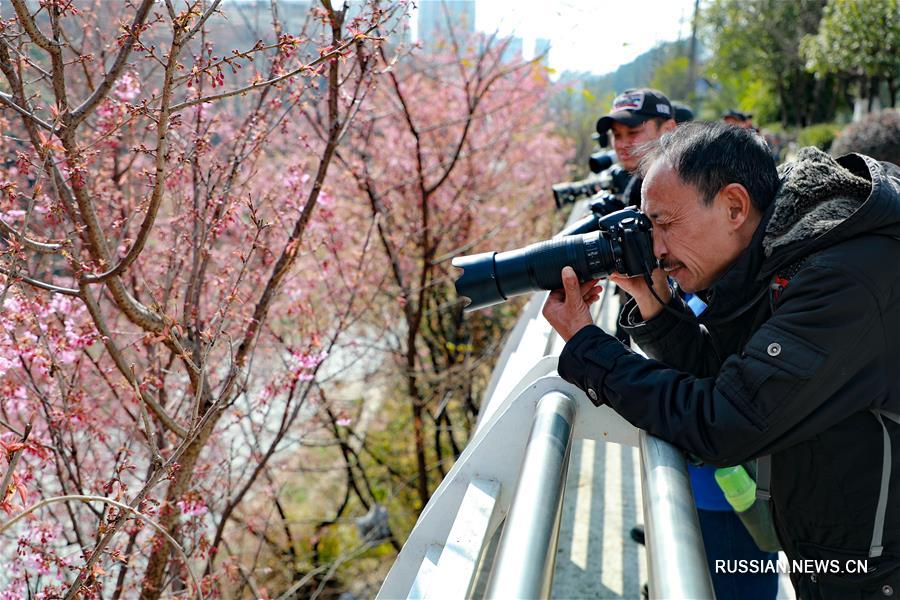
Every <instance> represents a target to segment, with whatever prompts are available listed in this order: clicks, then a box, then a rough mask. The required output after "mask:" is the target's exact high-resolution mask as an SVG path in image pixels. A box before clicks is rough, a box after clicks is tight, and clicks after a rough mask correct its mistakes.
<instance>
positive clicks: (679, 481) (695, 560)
mask: <svg viewBox="0 0 900 600" xmlns="http://www.w3.org/2000/svg"><path fill="white" fill-rule="evenodd" d="M640 435H641V442H640V449H641V487H642V489H643V496H644V523H645V525H644V528H645V533H646V535H645V537H646V542H647V558H648V563H649V569H648V572H649V574H650V582H649V583H650V597H651V598H714V597H715V594H714V593H713V585H712V579H711V578H710V575H709V567H708V565H707V562H706V551H705V550H704V548H703V537H702V535H701V533H700V522H699V521H698V519H697V508H696V504H694V495H693V493H692V492H691V482H690V478H689V476H688V472H687V464H686V461H685V458H684V455H683V454H682V453H681V451H680V450H678V449H677V448H675V447H674V446H672V445H671V444H669V443H667V442H664V441H662V440H660V439H658V438H655V437H653V436H652V435H650V434H649V433H647V432H646V431H641V434H640Z"/></svg>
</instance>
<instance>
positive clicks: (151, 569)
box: [140, 416, 219, 600]
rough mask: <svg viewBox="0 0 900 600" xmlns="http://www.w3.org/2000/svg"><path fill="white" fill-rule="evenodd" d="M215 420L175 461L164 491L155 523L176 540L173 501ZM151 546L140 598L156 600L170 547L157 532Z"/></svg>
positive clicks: (185, 487)
mask: <svg viewBox="0 0 900 600" xmlns="http://www.w3.org/2000/svg"><path fill="white" fill-rule="evenodd" d="M218 420H219V418H218V417H217V416H216V417H213V418H211V419H210V420H209V421H208V422H207V424H206V426H205V427H204V429H203V430H202V431H200V433H199V434H198V435H197V438H196V439H195V440H194V441H193V442H192V443H191V445H190V446H189V447H188V448H187V450H185V451H184V454H182V455H181V461H180V462H179V463H178V465H179V469H178V471H177V472H176V473H175V478H174V480H173V481H172V482H171V483H170V484H169V489H168V490H167V491H166V500H165V503H164V504H163V506H162V508H161V510H160V512H159V520H158V522H159V524H160V525H161V526H162V527H163V529H165V530H166V531H167V532H169V535H171V536H172V537H173V538H175V539H178V536H177V535H176V533H177V529H178V512H179V511H178V508H177V506H176V502H178V501H179V500H180V499H181V497H182V496H183V495H184V493H185V492H186V491H187V490H188V488H189V487H190V485H191V483H192V482H193V477H194V469H195V467H196V466H197V461H198V460H199V458H200V452H201V451H202V450H203V447H204V446H205V445H206V442H207V441H208V439H209V436H210V434H211V433H212V431H213V428H214V427H215V425H216V422H217V421H218ZM151 546H152V548H153V550H152V551H151V553H150V558H149V559H148V560H147V568H146V570H145V571H144V580H143V581H142V582H141V595H140V598H141V600H156V599H157V598H159V597H160V595H161V594H162V592H163V590H162V584H163V578H164V577H165V574H166V567H167V566H168V564H169V553H170V551H171V548H170V547H169V542H168V541H166V538H165V537H163V536H162V534H160V533H157V534H156V535H155V536H154V537H153V542H152V544H151Z"/></svg>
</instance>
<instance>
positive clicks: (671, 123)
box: [659, 119, 677, 133]
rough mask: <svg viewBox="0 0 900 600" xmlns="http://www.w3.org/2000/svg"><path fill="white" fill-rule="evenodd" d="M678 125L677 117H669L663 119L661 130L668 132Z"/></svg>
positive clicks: (661, 131)
mask: <svg viewBox="0 0 900 600" xmlns="http://www.w3.org/2000/svg"><path fill="white" fill-rule="evenodd" d="M676 125H677V123H676V122H675V119H668V120H666V121H663V124H662V125H660V126H659V132H660V133H668V132H669V131H672V130H673V129H675V126H676Z"/></svg>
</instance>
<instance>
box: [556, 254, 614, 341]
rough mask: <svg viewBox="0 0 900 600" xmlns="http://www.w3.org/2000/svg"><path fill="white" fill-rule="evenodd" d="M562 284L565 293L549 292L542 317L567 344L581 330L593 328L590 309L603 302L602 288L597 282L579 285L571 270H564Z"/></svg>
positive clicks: (592, 280) (562, 291) (592, 281)
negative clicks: (598, 301)
mask: <svg viewBox="0 0 900 600" xmlns="http://www.w3.org/2000/svg"><path fill="white" fill-rule="evenodd" d="M562 282H563V287H562V289H559V290H553V291H552V292H550V296H549V297H548V298H547V302H545V303H544V310H543V313H544V318H545V319H547V321H548V322H549V323H550V325H552V326H553V329H555V330H556V332H557V333H559V335H560V336H561V337H562V339H564V340H565V341H567V342H568V341H569V340H570V339H571V338H572V336H573V335H575V334H576V333H578V331H579V330H580V329H582V328H583V327H585V326H587V325H593V323H594V319H592V318H591V310H590V306H591V304H593V303H594V302H596V301H597V299H598V298H600V293H601V292H602V291H603V288H602V287H600V286H598V285H597V280H596V279H591V280H589V281H585V282H584V283H582V284H579V283H578V276H577V275H576V274H575V270H574V269H573V268H572V267H565V268H563V270H562Z"/></svg>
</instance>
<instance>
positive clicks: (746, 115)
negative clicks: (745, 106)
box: [722, 108, 753, 121]
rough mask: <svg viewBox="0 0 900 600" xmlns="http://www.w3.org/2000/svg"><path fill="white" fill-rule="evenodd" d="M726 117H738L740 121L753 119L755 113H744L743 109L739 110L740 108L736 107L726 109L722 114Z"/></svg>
mask: <svg viewBox="0 0 900 600" xmlns="http://www.w3.org/2000/svg"><path fill="white" fill-rule="evenodd" d="M726 117H731V118H732V119H737V120H738V121H746V120H747V119H752V118H753V115H752V114H750V113H742V112H741V111H739V110H734V109H733V108H732V109H731V110H728V111H726V112H725V113H724V114H723V115H722V118H723V119H724V118H726Z"/></svg>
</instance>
